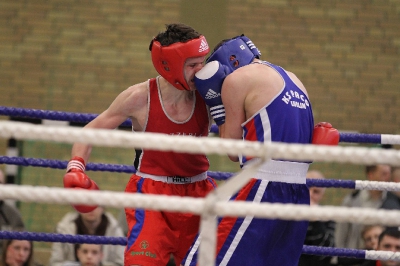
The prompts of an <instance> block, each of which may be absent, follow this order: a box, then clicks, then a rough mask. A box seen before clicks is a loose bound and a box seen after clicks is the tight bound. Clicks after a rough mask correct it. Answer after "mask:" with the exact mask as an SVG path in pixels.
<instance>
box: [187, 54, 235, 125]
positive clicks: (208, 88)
mask: <svg viewBox="0 0 400 266" xmlns="http://www.w3.org/2000/svg"><path fill="white" fill-rule="evenodd" d="M230 73H231V71H230V70H229V68H228V67H226V66H224V65H222V64H221V63H220V62H218V61H211V62H209V63H207V64H206V65H205V66H204V67H203V68H202V69H201V70H200V71H199V72H197V73H196V75H195V76H194V83H195V85H196V88H197V91H198V92H199V93H200V95H201V97H203V99H204V101H205V102H206V104H207V105H208V106H209V107H210V113H211V116H212V118H213V119H214V121H215V123H216V124H217V125H218V126H220V125H222V124H223V123H225V107H224V105H223V104H222V99H221V88H222V83H223V82H224V80H225V78H226V76H228V75H229V74H230Z"/></svg>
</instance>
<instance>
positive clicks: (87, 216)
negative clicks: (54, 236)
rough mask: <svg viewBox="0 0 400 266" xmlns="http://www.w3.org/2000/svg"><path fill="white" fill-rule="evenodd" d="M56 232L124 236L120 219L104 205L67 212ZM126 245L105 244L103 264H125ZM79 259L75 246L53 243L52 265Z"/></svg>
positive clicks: (57, 265) (56, 265) (58, 265)
mask: <svg viewBox="0 0 400 266" xmlns="http://www.w3.org/2000/svg"><path fill="white" fill-rule="evenodd" d="M56 233H59V234H71V235H98V236H110V237H111V236H112V237H123V236H124V234H123V232H122V229H121V227H120V226H119V224H118V221H117V220H116V219H115V218H114V216H113V215H112V214H111V213H108V212H105V210H104V207H97V208H96V209H94V210H93V211H91V212H88V213H78V212H70V213H67V214H66V215H65V216H64V217H63V218H62V219H61V221H60V222H59V223H58V224H57V228H56ZM124 249H125V247H124V246H120V245H103V260H102V263H103V265H113V266H115V265H123V263H124ZM71 261H75V262H76V261H78V258H77V256H76V254H75V246H74V245H73V244H70V243H53V245H52V251H51V257H50V265H53V266H61V265H63V263H65V262H71Z"/></svg>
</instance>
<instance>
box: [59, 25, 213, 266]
mask: <svg viewBox="0 0 400 266" xmlns="http://www.w3.org/2000/svg"><path fill="white" fill-rule="evenodd" d="M149 49H150V51H151V57H152V61H153V65H154V67H155V69H156V70H157V72H158V73H159V74H160V76H158V77H156V78H151V79H149V80H147V81H145V82H142V83H139V84H135V85H133V86H131V87H129V88H128V89H126V90H125V91H123V92H121V93H120V94H119V95H118V96H117V97H116V99H115V100H114V101H113V102H112V103H111V105H110V107H109V108H108V109H107V110H105V111H104V112H103V113H101V114H100V115H99V116H98V117H96V118H95V119H94V120H93V121H91V122H90V123H89V124H88V125H86V128H106V129H114V128H116V127H118V126H119V125H120V124H122V123H123V122H124V121H125V120H126V119H131V121H132V129H133V131H138V132H156V133H163V134H168V135H189V136H195V137H207V136H208V132H209V129H210V125H211V119H210V117H209V114H208V110H207V107H206V104H205V102H204V100H203V99H202V97H200V95H199V94H198V92H197V91H196V89H195V86H194V82H193V78H194V75H195V74H196V73H197V72H198V71H199V70H200V69H201V68H202V67H203V66H204V61H205V56H206V55H207V53H208V51H209V47H208V44H207V41H206V39H205V37H204V36H203V35H201V34H200V33H198V32H197V31H195V30H194V29H193V28H191V27H189V26H187V25H184V24H169V25H167V28H166V30H165V31H164V32H161V33H159V34H158V35H157V36H156V37H155V38H154V39H153V40H152V41H151V43H150V47H149ZM90 153H91V146H90V145H86V144H81V143H76V144H74V146H73V148H72V159H71V160H70V161H69V163H68V167H67V174H66V175H65V176H64V186H65V187H67V188H83V189H98V187H97V185H96V183H95V182H94V181H93V180H91V179H90V178H89V177H88V176H87V175H86V174H84V170H85V163H86V162H87V161H88V159H89V155H90ZM135 167H136V169H137V172H136V174H134V175H132V177H131V178H130V180H129V182H128V184H127V186H126V189H125V191H126V192H128V193H144V194H158V195H174V196H189V197H204V196H205V195H206V194H207V193H208V192H209V191H211V190H213V189H214V187H215V183H214V181H213V180H212V179H211V178H209V177H208V176H207V170H208V168H209V162H208V159H207V158H206V156H205V155H203V154H186V153H175V152H164V151H153V150H146V149H143V150H136V158H135ZM93 207H94V206H75V208H76V209H77V210H78V211H81V212H87V211H90V210H91V209H92V208H93ZM126 218H127V222H128V226H129V232H128V243H127V247H126V250H125V262H124V265H146V266H147V265H160V266H165V265H166V264H167V262H168V260H169V258H170V254H173V256H174V257H175V261H176V262H177V264H178V265H179V262H180V261H181V260H182V258H183V257H184V255H185V253H186V251H187V250H188V248H189V246H190V244H191V242H192V241H193V239H194V237H195V235H196V233H197V232H198V228H199V217H198V216H196V215H193V214H187V213H169V212H163V211H148V210H142V209H135V210H134V209H126Z"/></svg>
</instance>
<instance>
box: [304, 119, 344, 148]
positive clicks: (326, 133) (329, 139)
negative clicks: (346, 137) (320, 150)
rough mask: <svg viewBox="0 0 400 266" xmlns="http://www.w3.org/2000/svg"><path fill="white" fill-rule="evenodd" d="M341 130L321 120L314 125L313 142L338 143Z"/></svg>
mask: <svg viewBox="0 0 400 266" xmlns="http://www.w3.org/2000/svg"><path fill="white" fill-rule="evenodd" d="M339 138H340V134H339V131H338V130H337V129H336V128H334V127H332V125H331V124H330V123H328V122H320V123H318V124H316V125H315V126H314V131H313V137H312V142H311V143H312V144H319V145H338V143H339Z"/></svg>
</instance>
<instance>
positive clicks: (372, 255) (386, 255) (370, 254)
mask: <svg viewBox="0 0 400 266" xmlns="http://www.w3.org/2000/svg"><path fill="white" fill-rule="evenodd" d="M365 259H366V260H394V261H400V252H392V251H380V250H366V251H365Z"/></svg>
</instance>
